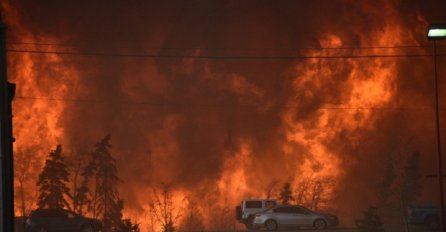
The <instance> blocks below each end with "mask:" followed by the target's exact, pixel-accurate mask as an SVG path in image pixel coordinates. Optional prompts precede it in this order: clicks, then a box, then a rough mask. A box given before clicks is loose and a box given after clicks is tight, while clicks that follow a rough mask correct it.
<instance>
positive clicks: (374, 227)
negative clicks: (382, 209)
mask: <svg viewBox="0 0 446 232" xmlns="http://www.w3.org/2000/svg"><path fill="white" fill-rule="evenodd" d="M355 223H356V226H357V227H358V229H360V230H361V231H363V232H383V231H384V229H383V224H382V222H381V218H380V217H379V215H378V213H377V208H376V207H374V206H369V207H368V208H367V209H366V210H365V211H363V218H362V219H357V220H355Z"/></svg>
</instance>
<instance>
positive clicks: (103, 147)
mask: <svg viewBox="0 0 446 232" xmlns="http://www.w3.org/2000/svg"><path fill="white" fill-rule="evenodd" d="M111 148H112V146H111V145H110V135H107V136H105V137H104V138H103V139H102V140H101V141H100V142H99V143H97V144H96V145H95V150H94V151H93V153H92V156H93V159H92V161H91V162H92V163H91V165H88V168H89V169H88V171H91V172H92V173H94V181H95V183H94V185H95V189H94V196H93V199H92V204H93V205H92V209H93V213H94V215H96V216H98V217H99V218H100V219H101V220H102V223H103V231H104V232H108V231H114V230H117V229H118V228H119V227H121V226H122V209H123V201H122V200H121V199H120V197H119V193H118V189H117V187H118V183H119V182H120V180H119V178H118V170H117V168H116V164H115V163H116V161H115V159H114V158H113V156H112V155H111V152H110V149H111ZM87 176H88V175H87Z"/></svg>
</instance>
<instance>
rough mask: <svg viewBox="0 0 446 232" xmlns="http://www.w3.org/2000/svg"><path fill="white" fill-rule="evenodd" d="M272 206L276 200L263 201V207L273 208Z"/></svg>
mask: <svg viewBox="0 0 446 232" xmlns="http://www.w3.org/2000/svg"><path fill="white" fill-rule="evenodd" d="M274 206H276V202H275V201H265V207H266V208H273V207H274Z"/></svg>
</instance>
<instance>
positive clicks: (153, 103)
mask: <svg viewBox="0 0 446 232" xmlns="http://www.w3.org/2000/svg"><path fill="white" fill-rule="evenodd" d="M345 4H348V5H353V6H355V9H357V10H359V11H361V13H363V14H364V15H365V16H364V17H368V18H373V19H376V18H386V20H387V21H386V22H385V23H383V24H380V23H379V22H375V21H371V24H373V25H375V24H376V27H371V28H369V29H370V30H367V32H366V33H364V32H363V31H359V30H363V28H358V27H352V28H345V27H342V30H339V29H336V27H333V29H330V28H329V29H330V30H328V29H327V30H325V31H327V32H326V33H322V34H321V33H316V32H315V33H314V35H312V37H311V39H312V41H313V42H314V43H317V45H318V46H319V47H320V49H309V50H302V51H300V50H299V51H297V52H296V51H290V52H294V53H293V55H296V57H300V56H305V57H306V58H305V59H295V60H290V59H283V60H281V59H277V60H268V59H259V60H256V59H252V60H251V59H247V60H244V59H227V60H226V59H208V60H206V59H194V58H191V57H189V58H184V59H179V60H176V59H160V60H158V59H152V58H150V59H145V58H141V57H138V58H135V57H126V58H122V57H120V56H119V55H117V56H116V57H113V56H112V57H106V58H104V57H90V56H87V57H83V56H67V55H62V54H51V53H49V54H31V53H26V52H24V53H9V56H8V59H9V60H8V61H9V67H8V68H9V69H8V70H9V78H10V81H12V82H15V83H17V86H18V92H17V94H16V95H17V98H16V99H15V100H14V105H13V109H14V135H15V137H16V143H15V152H16V154H15V159H16V165H17V167H16V171H17V173H16V179H17V180H18V181H17V183H16V185H17V190H16V194H17V196H16V213H17V214H18V215H21V214H22V213H23V212H22V211H25V212H24V213H25V214H26V213H27V212H29V210H31V209H32V208H35V207H36V205H35V201H36V199H35V198H36V197H35V195H33V193H34V192H36V191H37V188H36V185H35V180H36V179H37V177H38V174H39V173H40V171H41V169H42V165H43V164H44V161H45V159H46V156H47V154H48V152H49V151H50V150H51V149H53V148H54V147H55V146H56V145H57V144H62V145H63V147H64V151H66V156H67V157H69V158H70V157H71V156H73V155H74V154H75V153H76V152H77V150H86V151H88V150H89V149H90V148H89V147H88V146H87V145H85V144H84V143H86V144H94V143H95V142H96V141H94V139H99V137H97V136H101V133H103V132H104V131H105V132H104V133H111V135H112V138H113V139H112V143H113V155H115V156H116V160H117V163H118V164H117V165H118V169H119V171H118V173H119V175H120V176H121V178H122V179H123V182H122V184H121V186H120V195H121V196H122V197H123V200H124V212H123V213H124V217H126V218H131V219H132V220H134V221H136V222H139V223H141V227H142V228H143V230H144V231H159V230H160V229H159V227H160V226H161V224H160V223H159V222H156V221H154V219H153V218H151V217H150V210H151V208H150V202H151V199H152V200H153V199H154V197H155V196H154V189H155V190H156V191H158V192H159V191H161V190H162V188H161V187H160V186H161V184H162V183H165V184H168V185H169V186H170V187H171V189H170V194H171V196H172V202H173V203H172V205H173V208H174V209H175V210H174V211H175V212H173V214H175V215H180V216H178V219H177V220H176V225H177V226H178V227H181V226H184V225H185V223H186V222H187V220H188V215H190V214H189V213H188V212H190V211H188V210H189V209H191V208H193V209H194V210H196V212H198V213H197V215H195V216H197V217H198V218H200V219H201V220H202V224H200V225H198V226H201V227H204V228H205V229H228V228H235V227H240V225H238V224H235V223H236V222H235V220H234V212H233V211H234V210H233V209H234V206H235V205H237V204H238V203H239V202H240V201H241V200H242V199H244V198H262V197H267V196H268V197H272V198H277V196H278V192H279V191H280V187H281V185H282V184H283V183H285V182H289V183H291V185H292V186H293V190H294V191H296V192H298V191H300V193H302V194H303V193H305V194H306V193H308V192H306V191H307V190H306V189H302V188H308V189H310V187H308V186H310V183H313V182H314V183H316V182H317V183H325V184H326V185H324V192H323V194H325V195H324V197H325V198H326V199H327V200H326V201H324V202H321V203H319V205H316V204H317V203H314V202H313V203H312V205H311V207H314V208H317V209H327V210H333V211H335V212H341V213H344V214H347V213H345V212H349V213H348V215H347V216H350V215H352V213H350V212H353V211H355V212H356V211H358V209H357V207H356V206H355V207H356V208H353V207H351V206H345V207H344V208H342V209H340V208H339V207H340V206H338V205H336V203H337V202H336V201H335V199H336V197H337V196H339V195H342V191H343V189H344V187H345V185H347V184H349V183H350V182H349V181H351V180H352V179H354V178H352V175H354V173H352V172H353V171H352V170H355V168H357V167H363V166H364V164H360V163H359V160H361V159H360V158H361V154H356V152H357V151H358V150H360V148H361V146H362V145H363V141H364V140H366V139H367V138H368V137H367V136H369V135H370V134H373V133H374V132H375V130H376V129H377V125H378V122H379V121H380V120H381V119H382V118H384V117H387V116H388V115H389V114H390V113H388V112H390V110H391V109H394V107H397V103H398V102H397V100H396V99H397V97H398V94H399V83H400V80H399V79H398V78H400V77H399V75H400V72H401V70H402V69H403V68H402V64H401V63H402V62H401V61H400V60H399V59H395V58H391V57H388V58H377V57H374V58H371V57H362V58H358V57H355V56H361V55H367V54H375V55H386V54H390V55H391V54H396V53H397V52H395V50H391V49H387V50H386V49H383V48H379V47H386V46H389V45H398V44H418V42H417V40H416V35H414V34H415V33H414V32H411V31H410V30H411V28H407V26H405V25H404V22H403V20H402V19H401V16H400V14H401V13H399V12H398V7H397V5H398V4H399V1H389V2H387V1H386V2H385V3H383V4H382V5H383V8H382V9H381V6H380V8H379V9H377V8H376V7H373V6H372V5H370V4H369V3H364V2H361V3H356V2H355V1H346V3H345ZM1 6H2V9H3V10H4V11H5V12H6V14H5V16H6V20H7V23H8V25H9V33H10V37H12V38H13V40H15V41H18V42H20V41H22V42H27V41H30V42H34V41H44V42H46V41H51V42H54V43H55V44H64V43H66V41H71V40H70V39H73V38H71V37H74V39H76V38H78V37H75V36H73V35H74V34H75V35H76V36H77V35H79V37H81V36H85V37H87V38H88V39H96V38H93V37H92V38H90V37H89V36H90V35H89V33H90V31H88V30H86V31H83V30H82V29H77V30H80V31H77V30H76V31H73V32H72V33H73V35H71V37H70V34H69V33H68V34H67V35H59V36H58V35H54V34H53V35H47V34H45V33H43V32H42V33H37V32H36V29H35V28H32V26H31V25H33V24H31V23H30V22H28V21H26V19H25V18H24V16H23V13H22V12H21V11H20V10H21V9H20V7H24V6H21V5H14V3H12V1H3V2H2V3H1ZM260 13H261V12H260ZM268 15H269V14H268ZM237 17H238V16H237ZM239 17H241V19H244V20H247V21H250V20H252V19H251V18H250V17H251V16H250V15H249V14H247V16H245V15H244V14H243V15H240V16H239ZM256 17H257V16H256ZM256 17H253V18H256ZM268 17H269V16H268ZM314 17H315V16H314ZM191 20H192V19H191ZM318 20H319V18H317V20H315V21H318ZM417 20H418V21H423V20H424V19H423V17H422V16H420V15H418V16H417ZM147 21H150V20H147ZM178 21H179V22H178V23H179V26H178V28H183V27H182V25H183V24H182V23H188V22H189V21H188V20H186V19H185V20H178ZM183 21H184V22H183ZM241 21H243V20H241ZM28 24H29V25H28ZM129 24H130V23H129ZM193 24H194V25H195V24H196V23H193ZM254 24H255V25H257V24H258V22H257V21H256V20H254V21H253V25H254ZM281 24H283V22H281ZM216 25H217V24H216ZM271 25H272V26H270V27H271V28H270V27H269V26H266V29H265V31H268V30H267V29H269V30H271V31H273V32H276V30H278V31H277V33H283V34H286V33H290V36H289V38H292V39H290V40H293V41H294V39H295V38H296V36H295V35H294V34H291V33H294V32H288V31H287V32H281V31H280V30H279V29H280V28H281V26H279V25H275V24H274V23H273V22H271ZM354 25H356V26H357V25H358V23H354ZM133 26H134V25H129V28H132V27H133ZM232 26H233V27H236V28H237V30H240V31H244V30H249V29H246V28H244V27H245V26H246V25H244V24H241V26H239V25H238V23H237V25H232ZM282 26H283V25H282ZM297 26H299V25H297ZM220 27H221V28H220ZM239 27H240V28H239ZM98 28H99V27H98ZM166 28H167V29H166ZM166 28H164V26H163V28H162V29H159V31H162V32H165V34H166V36H164V35H156V36H152V35H149V34H150V33H148V34H144V33H142V32H141V34H138V33H139V30H140V28H138V30H136V31H138V33H136V35H135V38H136V37H138V38H139V37H141V41H138V42H135V43H141V44H137V46H142V45H144V44H146V41H149V40H150V39H153V38H152V37H156V38H157V39H158V37H160V38H163V40H165V41H163V42H164V43H165V44H163V47H166V50H163V49H162V48H159V49H157V50H156V51H157V52H159V53H160V54H163V52H166V53H169V52H172V51H173V50H172V49H171V48H169V46H173V45H177V44H175V43H173V44H170V43H172V42H171V41H170V40H173V41H176V40H177V37H181V36H178V35H177V34H176V33H180V32H181V33H183V31H182V30H180V29H178V28H176V27H172V28H170V27H166ZM277 28H279V29H277ZM155 29H157V28H155ZM155 29H154V30H155ZM73 30H74V29H73ZM94 30H96V28H95V29H94ZM157 30H158V29H157ZM170 30H172V31H170ZM176 30H178V31H180V32H176ZM215 30H216V31H218V33H220V34H218V35H220V36H221V37H222V38H221V40H222V41H224V43H222V44H226V42H227V46H229V45H230V44H232V43H233V42H234V41H236V42H237V41H239V40H240V41H244V40H243V39H244V38H238V37H237V38H236V39H234V38H232V37H230V35H227V34H226V33H227V30H228V31H231V30H230V29H228V28H226V24H225V23H222V24H221V25H219V24H218V26H216V28H215ZM237 30H235V31H237ZM293 30H294V29H293ZM417 30H420V29H417ZM261 31H262V33H263V31H264V30H263V28H262V30H261ZM181 33H180V34H181ZM170 34H172V35H173V38H170V40H169V36H167V35H170ZM189 36H191V35H189ZM226 36H227V38H226ZM281 36H282V35H281V34H280V36H278V38H280V41H281V42H283V43H284V44H286V39H283V41H282V38H281ZM164 37H166V38H164ZM186 37H187V36H186ZM191 37H193V36H191ZM283 37H286V35H284V36H283ZM125 38H127V37H125ZM132 38H133V37H132ZM187 38H188V37H187ZM187 38H185V40H184V41H188V40H187ZM194 38H195V37H194ZM267 38H269V37H267ZM271 38H275V37H271ZM314 38H315V39H314ZM11 40H12V39H11ZM110 40H113V38H110ZM116 40H117V41H118V40H120V37H119V38H116ZM226 40H227V41H226ZM233 40H234V41H233ZM123 41H125V40H123ZM150 41H151V40H150ZM192 41H195V39H192ZM182 42H183V41H182ZM261 42H262V40H261V39H259V41H250V43H249V44H251V43H252V46H253V47H256V46H257V45H258V44H257V43H259V44H261ZM273 42H274V43H273V44H276V42H277V41H273ZM306 42H307V41H305V40H302V41H299V42H295V44H293V46H297V47H304V45H305V43H306ZM117 43H118V42H117ZM119 43H121V41H119ZM122 43H123V42H122ZM203 43H205V42H203ZM184 44H185V45H187V42H184ZM240 44H242V43H240ZM352 44H353V45H354V46H353V45H352ZM181 45H183V44H182V43H181ZM8 46H9V47H11V48H18V49H23V50H48V51H49V50H51V49H53V50H58V49H65V50H64V51H71V52H77V49H79V51H80V50H82V49H81V48H77V47H68V48H61V47H56V46H43V45H38V44H25V45H23V44H22V45H17V44H16V45H14V44H9V45H8ZM14 46H15V47H14ZM191 46H192V49H190V51H192V55H194V54H195V55H200V56H203V57H206V56H208V55H209V57H212V55H213V52H215V50H212V49H207V46H204V45H203V46H202V45H196V44H193V45H191ZM194 46H195V47H194ZM243 46H246V44H245V45H243ZM277 46H278V47H280V46H279V45H277ZM318 46H316V47H318ZM173 47H175V46H173ZM196 47H199V48H200V49H195V48H196ZM210 47H212V46H210ZM259 47H261V48H262V49H263V44H262V46H259ZM347 47H351V48H350V49H346V48H347ZM355 47H358V48H357V49H355ZM116 50H120V49H116ZM122 50H125V49H122ZM129 50H131V49H129ZM217 50H218V49H217ZM188 51H189V50H188ZM138 52H139V51H138ZM180 52H181V51H179V52H178V53H180ZM220 52H221V51H220ZM223 53H224V52H223ZM135 54H136V53H135ZM186 54H187V55H188V56H189V55H191V54H189V53H187V52H186ZM216 54H218V52H216ZM228 54H230V52H228ZM237 55H239V54H237ZM337 56H339V57H337ZM341 56H342V57H341ZM216 57H218V56H217V55H216ZM237 57H238V56H237ZM321 57H322V58H321ZM323 57H332V58H323ZM238 58H240V57H238ZM269 70H274V71H275V72H276V71H277V73H274V74H270V73H269V72H268V71H269ZM265 73H267V74H265ZM98 99H101V100H103V99H105V100H104V102H101V101H96V100H98ZM92 102H93V103H94V104H93V103H92ZM85 104H86V105H87V106H86V105H85ZM88 104H89V105H88ZM383 112H384V113H383ZM98 134H99V135H98ZM79 141H81V142H79ZM79 144H81V145H79ZM84 145H85V146H84ZM78 146H82V147H78ZM28 161H29V162H28ZM23 176H26V177H28V178H25V179H24V181H22V182H20V181H19V180H20V178H21V177H23ZM355 180H356V179H355ZM318 181H319V182H318ZM19 183H22V184H23V185H24V187H25V189H26V192H24V191H23V190H20V186H19ZM22 187H23V186H22ZM70 187H71V186H70ZM311 188H313V187H311ZM315 188H316V187H314V189H315ZM344 191H345V190H344ZM20 192H22V193H24V195H23V196H20V194H19V193H20ZM296 195H297V193H296ZM359 198H360V197H358V199H359ZM22 200H23V201H24V202H23V203H22V202H21V201H22ZM296 202H297V200H296ZM22 205H26V207H25V208H26V209H23V208H24V207H22ZM342 216H345V215H341V217H342ZM347 224H348V223H347Z"/></svg>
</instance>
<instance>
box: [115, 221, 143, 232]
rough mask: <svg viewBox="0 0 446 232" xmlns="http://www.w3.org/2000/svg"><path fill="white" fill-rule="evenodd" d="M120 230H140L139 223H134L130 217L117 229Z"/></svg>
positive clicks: (131, 231) (133, 231)
mask: <svg viewBox="0 0 446 232" xmlns="http://www.w3.org/2000/svg"><path fill="white" fill-rule="evenodd" d="M117 231H119V232H139V231H140V229H139V223H133V222H132V221H131V220H130V219H123V220H122V223H121V226H120V227H119V229H118V230H117Z"/></svg>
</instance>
